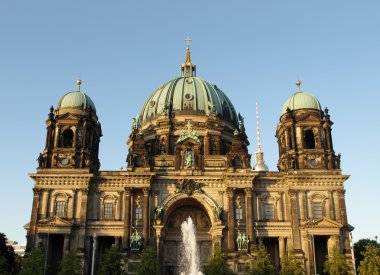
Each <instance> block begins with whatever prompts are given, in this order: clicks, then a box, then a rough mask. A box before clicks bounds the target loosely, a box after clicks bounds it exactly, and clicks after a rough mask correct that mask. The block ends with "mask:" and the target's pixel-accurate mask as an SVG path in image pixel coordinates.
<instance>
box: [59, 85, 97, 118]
mask: <svg viewBox="0 0 380 275" xmlns="http://www.w3.org/2000/svg"><path fill="white" fill-rule="evenodd" d="M77 84H78V91H74V92H69V93H67V94H65V95H64V96H63V97H62V98H61V99H60V100H59V102H58V106H57V109H62V108H78V109H83V110H87V109H89V108H90V107H91V109H92V110H93V111H96V108H95V104H94V102H93V101H92V100H91V98H90V97H89V96H88V95H87V94H85V93H84V92H82V91H81V90H80V85H81V84H82V81H81V80H78V81H77Z"/></svg>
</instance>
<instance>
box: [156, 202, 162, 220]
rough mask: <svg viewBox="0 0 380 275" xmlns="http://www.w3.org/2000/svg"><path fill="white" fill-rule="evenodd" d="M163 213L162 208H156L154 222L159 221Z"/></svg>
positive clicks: (160, 206)
mask: <svg viewBox="0 0 380 275" xmlns="http://www.w3.org/2000/svg"><path fill="white" fill-rule="evenodd" d="M163 212H164V207H163V206H162V205H159V206H157V207H156V210H155V211H154V219H155V220H156V221H161V219H162V214H163Z"/></svg>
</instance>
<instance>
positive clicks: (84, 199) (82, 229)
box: [78, 189, 88, 252]
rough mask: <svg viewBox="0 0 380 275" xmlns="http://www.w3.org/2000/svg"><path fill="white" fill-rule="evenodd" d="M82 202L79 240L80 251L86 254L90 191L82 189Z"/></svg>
mask: <svg viewBox="0 0 380 275" xmlns="http://www.w3.org/2000/svg"><path fill="white" fill-rule="evenodd" d="M81 194H82V201H81V209H80V225H79V226H80V227H79V238H78V239H79V240H78V249H79V250H82V251H83V252H84V250H85V237H86V223H87V195H88V189H81Z"/></svg>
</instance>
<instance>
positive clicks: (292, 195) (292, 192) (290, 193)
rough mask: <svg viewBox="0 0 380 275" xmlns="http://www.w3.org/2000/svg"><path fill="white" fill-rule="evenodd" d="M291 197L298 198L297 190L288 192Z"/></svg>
mask: <svg viewBox="0 0 380 275" xmlns="http://www.w3.org/2000/svg"><path fill="white" fill-rule="evenodd" d="M288 194H289V197H290V198H292V199H293V198H297V190H289V191H288Z"/></svg>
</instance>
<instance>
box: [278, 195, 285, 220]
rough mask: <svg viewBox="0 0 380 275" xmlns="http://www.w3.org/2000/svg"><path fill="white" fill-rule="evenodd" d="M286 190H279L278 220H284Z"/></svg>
mask: <svg viewBox="0 0 380 275" xmlns="http://www.w3.org/2000/svg"><path fill="white" fill-rule="evenodd" d="M283 193H284V192H278V202H277V209H278V220H279V221H283V220H284V214H283V213H284V212H283V208H282V207H283V203H282V201H283V200H282V194H283Z"/></svg>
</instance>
